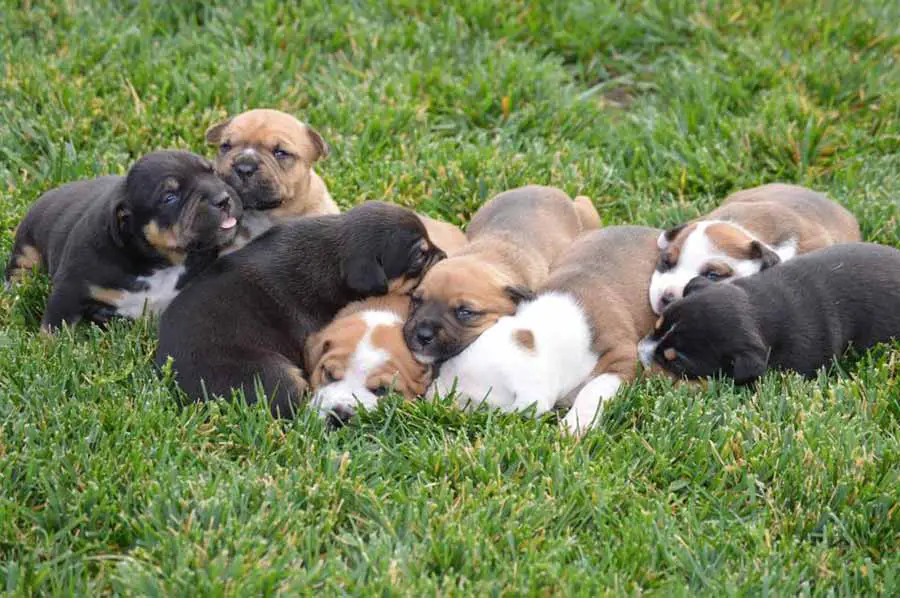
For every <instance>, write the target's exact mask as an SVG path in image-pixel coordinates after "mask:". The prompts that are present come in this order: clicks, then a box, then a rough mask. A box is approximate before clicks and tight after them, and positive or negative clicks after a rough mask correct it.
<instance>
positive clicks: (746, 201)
mask: <svg viewBox="0 0 900 598" xmlns="http://www.w3.org/2000/svg"><path fill="white" fill-rule="evenodd" d="M859 239H860V235H859V225H858V224H857V222H856V218H854V217H853V214H851V213H850V212H849V211H847V210H846V209H845V208H843V207H842V206H841V205H840V204H838V203H836V202H834V201H831V200H829V199H828V198H827V197H826V196H825V195H823V194H821V193H817V192H815V191H812V190H810V189H807V188H805V187H799V186H796V185H784V184H780V183H775V184H771V185H763V186H761V187H754V188H752V189H745V190H743V191H738V192H737V193H733V194H731V195H730V196H728V197H727V198H726V199H725V201H724V203H723V204H722V205H721V206H719V207H718V208H716V209H715V210H713V211H712V212H710V213H709V214H707V215H705V216H702V217H700V218H697V219H695V220H692V221H691V222H688V223H687V224H682V225H679V226H676V227H673V228H670V229H669V230H667V231H666V232H664V233H663V234H661V235H660V237H659V248H660V253H659V262H658V263H657V268H656V272H654V273H653V278H652V281H651V284H650V303H651V305H652V307H653V310H654V311H655V312H656V313H661V312H662V310H663V309H665V306H666V305H668V304H669V303H671V302H672V301H674V300H676V299H678V298H680V297H681V295H682V292H683V290H684V286H685V285H686V284H687V283H688V282H689V281H690V280H691V279H693V278H694V277H695V276H705V277H707V278H709V279H710V280H712V281H727V280H734V279H737V278H741V277H744V276H749V275H751V274H756V273H757V272H759V271H761V270H765V269H766V268H769V267H771V266H774V265H775V264H778V263H780V262H782V261H787V260H789V259H791V258H793V257H794V256H796V255H799V254H803V253H807V252H809V251H813V250H815V249H820V248H822V247H827V246H829V245H832V244H835V243H850V242H853V241H858V240H859Z"/></svg>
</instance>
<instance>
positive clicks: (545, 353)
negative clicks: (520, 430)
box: [430, 293, 597, 415]
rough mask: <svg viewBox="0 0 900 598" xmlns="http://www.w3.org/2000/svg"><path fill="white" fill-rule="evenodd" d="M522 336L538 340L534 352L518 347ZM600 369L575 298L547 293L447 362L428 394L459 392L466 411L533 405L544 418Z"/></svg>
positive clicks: (587, 327)
mask: <svg viewBox="0 0 900 598" xmlns="http://www.w3.org/2000/svg"><path fill="white" fill-rule="evenodd" d="M519 330H528V331H530V332H531V333H532V334H533V335H534V340H535V345H534V349H528V348H527V347H523V346H522V345H520V344H519V342H517V340H516V336H515V335H516V332H517V331H519ZM596 363H597V355H596V354H595V353H594V352H593V351H592V350H591V329H590V326H589V324H588V319H587V317H586V315H585V313H584V310H583V308H582V306H581V305H580V304H579V303H578V301H577V300H576V299H575V298H574V297H572V296H571V295H568V294H563V293H546V294H544V295H541V296H539V297H538V298H537V299H535V300H534V301H530V302H528V303H523V304H522V305H521V306H520V307H519V309H518V311H517V312H516V314H515V315H513V316H506V317H503V318H500V320H498V321H497V323H496V324H495V325H494V326H492V327H490V328H488V329H487V330H485V331H484V333H482V334H481V336H479V337H478V338H477V339H476V340H475V342H474V343H472V344H471V345H469V347H467V348H466V349H465V350H464V351H463V352H462V353H460V354H459V355H457V356H456V357H454V358H452V359H450V360H448V361H447V362H445V363H444V364H443V365H442V366H441V372H440V376H439V377H438V378H437V379H436V380H435V381H434V382H433V383H432V386H431V389H430V392H437V393H439V394H441V395H443V394H447V393H449V392H450V391H451V390H455V392H456V397H457V401H458V403H459V405H460V407H462V408H464V409H465V408H474V407H477V406H478V405H481V404H482V403H484V404H486V405H488V406H490V407H493V408H496V409H500V410H502V411H506V412H511V411H524V410H526V409H528V408H529V407H531V406H532V405H533V406H535V413H536V415H541V414H543V413H546V412H547V411H549V410H550V409H552V408H553V407H555V406H556V405H558V404H559V403H561V402H562V400H563V399H564V398H565V397H566V396H567V395H569V394H570V393H571V392H572V391H574V390H575V389H577V388H578V387H579V386H580V385H581V384H582V383H583V382H584V381H585V380H587V379H588V378H589V377H590V375H591V371H592V370H593V369H594V366H595V365H596Z"/></svg>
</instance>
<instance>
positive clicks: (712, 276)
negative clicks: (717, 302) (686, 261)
mask: <svg viewBox="0 0 900 598" xmlns="http://www.w3.org/2000/svg"><path fill="white" fill-rule="evenodd" d="M703 276H704V277H705V278H706V279H708V280H710V281H712V282H718V281H720V280H725V279H726V278H728V276H726V275H725V274H720V273H719V272H716V271H715V270H709V271H708V272H705V273H704V274H703Z"/></svg>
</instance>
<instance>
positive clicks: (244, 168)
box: [231, 162, 259, 179]
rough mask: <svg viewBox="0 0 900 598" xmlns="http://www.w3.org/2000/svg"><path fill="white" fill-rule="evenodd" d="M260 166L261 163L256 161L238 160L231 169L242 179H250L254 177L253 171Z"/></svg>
mask: <svg viewBox="0 0 900 598" xmlns="http://www.w3.org/2000/svg"><path fill="white" fill-rule="evenodd" d="M258 168H259V164H257V163H256V162H237V163H235V165H234V166H232V167H231V169H232V170H233V171H235V172H236V173H237V174H238V176H239V177H241V178H242V179H249V178H250V177H252V176H253V173H254V172H256V170H257V169H258Z"/></svg>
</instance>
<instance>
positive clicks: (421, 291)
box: [404, 185, 600, 363]
mask: <svg viewBox="0 0 900 598" xmlns="http://www.w3.org/2000/svg"><path fill="white" fill-rule="evenodd" d="M599 224H600V216H599V215H598V214H597V211H596V210H595V209H594V208H593V205H591V202H590V199H588V198H586V197H578V198H576V200H575V201H574V202H573V201H572V200H571V199H570V198H569V196H568V195H566V194H565V193H564V192H563V191H561V190H560V189H555V188H553V187H543V186H539V185H529V186H526V187H520V188H518V189H512V190H510V191H505V192H503V193H501V194H499V195H497V196H495V197H494V198H493V199H491V200H490V201H488V202H487V203H486V204H485V205H484V206H482V207H481V209H479V210H478V212H476V213H475V216H474V217H473V218H472V221H471V223H470V224H469V228H468V230H467V231H466V236H467V237H468V239H469V243H468V244H467V245H466V246H465V247H463V248H462V249H460V250H459V251H456V252H455V253H453V254H451V255H450V256H449V257H448V259H446V260H444V261H443V262H441V263H439V264H436V265H435V267H434V268H432V269H431V270H429V272H428V274H427V275H426V276H425V277H424V278H423V280H422V282H421V284H420V285H419V286H418V287H417V288H416V290H415V291H414V293H413V295H412V301H413V305H412V314H411V315H410V318H409V320H408V321H407V323H406V326H405V327H404V337H405V338H406V343H407V345H409V348H410V350H411V351H412V352H413V354H414V355H415V356H416V359H418V360H419V361H420V362H422V363H440V362H443V361H445V360H447V359H449V358H451V357H453V356H454V355H457V354H458V353H459V352H460V351H462V350H463V349H465V348H466V347H467V346H469V345H470V344H471V343H472V342H473V341H474V340H475V339H476V338H478V336H479V335H480V334H481V333H482V332H484V330H486V329H487V328H488V327H490V326H491V325H493V324H494V323H495V322H496V321H497V319H498V318H499V317H501V316H504V315H509V314H512V313H513V312H515V310H516V306H517V305H518V304H519V302H521V301H522V300H524V299H529V298H532V297H533V296H534V290H535V289H537V288H538V287H539V286H540V285H542V284H543V283H544V281H545V280H546V279H547V276H548V274H549V272H550V265H551V264H552V263H553V261H554V260H556V259H557V257H559V256H560V255H561V254H562V253H563V252H564V251H566V250H567V249H568V248H569V246H570V245H571V244H572V241H574V240H575V238H576V237H577V236H578V235H580V234H581V233H582V232H583V231H584V230H587V229H591V228H596V227H597V226H599Z"/></svg>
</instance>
